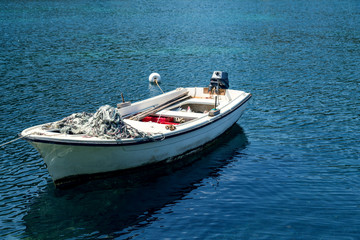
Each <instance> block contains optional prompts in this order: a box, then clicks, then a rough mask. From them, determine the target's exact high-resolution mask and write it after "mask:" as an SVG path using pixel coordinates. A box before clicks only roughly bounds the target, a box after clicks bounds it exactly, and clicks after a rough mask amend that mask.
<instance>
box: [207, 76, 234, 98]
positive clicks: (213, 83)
mask: <svg viewBox="0 0 360 240" xmlns="http://www.w3.org/2000/svg"><path fill="white" fill-rule="evenodd" d="M228 88H229V79H228V73H227V72H221V71H215V72H214V73H213V75H212V77H211V79H210V85H209V92H211V91H212V90H213V89H215V92H216V94H219V89H228Z"/></svg>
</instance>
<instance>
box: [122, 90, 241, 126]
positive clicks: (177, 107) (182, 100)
mask: <svg viewBox="0 0 360 240" xmlns="http://www.w3.org/2000/svg"><path fill="white" fill-rule="evenodd" d="M233 98H234V96H232V95H231V93H230V90H226V89H220V91H219V93H218V94H215V93H214V92H209V90H208V88H181V89H176V90H174V91H172V92H169V93H166V94H163V95H159V96H156V97H153V98H150V99H147V100H144V101H141V102H137V103H134V104H132V105H129V106H126V107H124V108H120V109H119V111H120V112H121V114H122V116H123V117H124V119H125V120H131V121H127V122H132V123H133V124H136V125H139V124H137V123H134V122H133V121H138V122H152V123H157V124H166V125H180V124H184V123H188V122H190V121H192V120H195V119H199V118H201V117H205V116H209V115H210V116H212V115H211V114H212V113H213V112H216V111H218V110H219V109H221V108H222V107H223V106H224V105H226V104H227V103H228V102H229V101H231V99H233ZM140 125H141V124H140ZM139 127H140V126H139Z"/></svg>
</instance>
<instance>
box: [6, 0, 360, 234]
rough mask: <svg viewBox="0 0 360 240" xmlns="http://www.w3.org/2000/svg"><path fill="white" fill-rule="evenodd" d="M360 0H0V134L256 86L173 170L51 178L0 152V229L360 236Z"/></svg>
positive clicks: (29, 158)
mask: <svg viewBox="0 0 360 240" xmlns="http://www.w3.org/2000/svg"><path fill="white" fill-rule="evenodd" d="M359 66H360V2H359V1H355V0H329V1H325V0H318V1H310V0H296V1H290V0H284V1H276V0H269V1H260V0H242V1H228V0H226V1H221V2H219V1H212V0H205V1H200V0H195V1H163V0H152V1H138V0H135V1H126V0H125V1H117V0H113V1H83V0H76V1H68V0H65V1H58V0H55V1H42V0H39V1H21V0H16V1H9V0H4V1H1V3H0V92H1V95H0V125H1V128H0V138H1V139H0V140H1V143H4V142H7V141H10V140H12V139H14V138H16V135H17V134H18V133H19V132H21V131H22V130H23V129H25V128H27V127H30V126H33V125H36V124H41V123H45V122H50V121H54V120H59V119H61V118H63V117H65V116H68V115H70V114H71V113H74V112H83V111H87V112H95V111H96V109H97V108H98V107H100V106H102V105H105V104H110V105H113V106H115V105H116V104H117V103H118V102H120V99H121V98H120V94H121V93H124V95H125V98H126V100H129V101H133V102H134V101H137V100H140V99H144V98H147V97H150V96H155V95H157V94H160V93H161V92H160V90H159V89H158V88H156V87H154V86H149V84H148V80H147V77H148V76H149V74H150V73H152V72H154V71H155V72H159V73H160V74H161V76H162V79H163V83H162V84H161V88H162V89H163V90H164V91H170V90H173V89H175V88H177V87H183V86H207V85H208V81H209V80H210V77H211V74H212V71H214V70H223V71H227V72H229V79H230V86H231V88H234V89H241V90H245V91H248V92H251V93H252V94H253V96H254V97H253V98H252V101H251V105H250V106H249V108H248V109H247V111H246V113H245V115H244V116H243V117H242V118H241V119H240V121H239V122H238V124H237V125H235V126H234V127H233V128H232V129H231V130H230V131H229V132H228V133H227V134H226V135H225V136H223V137H222V138H220V139H219V140H218V141H217V142H215V143H214V144H213V145H212V146H211V148H209V149H207V150H206V151H203V152H201V154H198V155H197V156H195V158H194V159H192V160H195V161H189V163H188V164H187V165H186V166H182V167H180V168H173V167H171V168H168V169H164V170H163V171H162V172H161V173H159V174H158V173H157V174H139V175H134V176H131V177H127V178H124V177H121V176H119V177H114V178H110V179H105V180H98V181H92V182H89V183H86V184H83V185H80V186H78V187H75V188H71V189H68V190H59V189H56V188H55V187H54V185H53V183H52V181H51V178H50V176H49V174H48V172H47V170H46V168H45V166H44V164H43V162H42V159H41V157H40V155H39V154H38V153H37V152H36V151H35V150H34V149H33V148H32V147H31V146H30V145H29V144H27V143H26V142H25V141H17V142H15V143H13V144H9V145H7V146H4V147H1V148H0V157H1V161H0V238H1V239H18V238H25V239H105V238H108V239H126V238H129V239H130V238H135V239H359V238H360V189H359V186H360V163H359V160H360V159H359V155H360V153H359V150H360V146H359V145H360V144H359V139H360V127H359V126H360V124H359V118H360V93H359V91H360V90H359V89H360V70H359V69H360V68H359Z"/></svg>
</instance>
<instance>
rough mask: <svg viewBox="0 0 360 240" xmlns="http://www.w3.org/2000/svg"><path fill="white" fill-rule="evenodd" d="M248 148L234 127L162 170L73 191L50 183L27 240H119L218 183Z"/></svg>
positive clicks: (30, 218) (32, 210)
mask: <svg viewBox="0 0 360 240" xmlns="http://www.w3.org/2000/svg"><path fill="white" fill-rule="evenodd" d="M247 144H248V142H247V138H246V135H245V134H244V132H243V130H242V128H241V127H240V126H239V125H237V124H235V125H233V126H232V127H231V128H230V129H229V130H228V131H227V132H225V133H224V134H223V135H221V136H220V137H219V138H217V139H216V140H215V141H213V142H211V144H208V145H207V146H206V147H204V148H203V149H202V150H201V151H200V152H197V153H196V154H194V155H192V156H188V157H186V159H182V160H181V161H178V162H175V163H171V164H168V165H166V166H163V167H161V168H156V169H155V168H154V169H148V170H147V171H141V172H136V173H132V174H128V175H126V176H124V175H122V176H115V177H112V178H108V179H101V180H93V181H90V182H88V183H85V184H82V185H79V186H75V187H73V188H71V189H57V188H55V186H54V185H53V184H52V182H49V183H48V185H47V188H46V189H45V191H44V192H41V193H40V195H39V197H38V198H36V199H34V201H33V202H31V203H29V206H28V209H29V210H28V213H27V215H25V216H24V219H23V220H24V222H25V225H26V233H25V234H26V237H32V236H36V238H37V239H56V238H58V237H59V236H62V238H65V239H67V238H74V237H80V236H83V237H84V236H86V237H90V238H96V237H99V236H102V235H105V236H106V235H110V236H111V237H118V236H121V235H123V234H126V233H127V232H126V229H127V228H129V227H134V228H137V227H141V226H143V225H144V224H149V223H151V221H152V220H151V219H152V218H151V217H152V215H153V214H154V212H157V211H159V210H160V209H162V208H163V207H166V206H168V205H169V204H172V203H174V202H175V201H177V200H179V199H182V198H183V197H184V196H186V195H187V194H188V193H189V192H191V191H192V190H193V189H196V188H198V187H199V183H201V182H202V181H203V180H204V179H206V178H217V177H218V176H219V175H220V173H219V172H220V170H221V169H222V168H224V167H225V166H226V165H227V164H229V163H230V162H232V161H233V160H234V158H233V156H234V154H235V153H236V152H239V151H242V150H243V149H245V147H246V145H247Z"/></svg>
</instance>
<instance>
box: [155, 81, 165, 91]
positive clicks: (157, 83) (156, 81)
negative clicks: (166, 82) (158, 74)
mask: <svg viewBox="0 0 360 240" xmlns="http://www.w3.org/2000/svg"><path fill="white" fill-rule="evenodd" d="M155 83H156V85H157V86H158V87H159V88H160V90H161V92H162V93H163V94H164V91H163V90H162V89H161V87H160V85H159V84H158V81H157V80H155Z"/></svg>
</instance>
